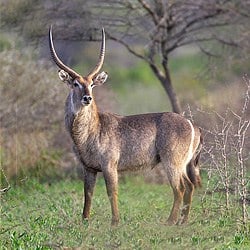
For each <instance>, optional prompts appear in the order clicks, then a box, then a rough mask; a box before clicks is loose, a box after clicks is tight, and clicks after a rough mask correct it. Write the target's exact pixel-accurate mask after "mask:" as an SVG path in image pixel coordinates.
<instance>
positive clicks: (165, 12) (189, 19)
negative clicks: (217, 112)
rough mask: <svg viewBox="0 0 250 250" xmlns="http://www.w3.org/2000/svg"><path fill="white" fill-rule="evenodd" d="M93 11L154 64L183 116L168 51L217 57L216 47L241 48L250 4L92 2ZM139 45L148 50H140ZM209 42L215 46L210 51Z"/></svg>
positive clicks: (178, 0)
mask: <svg viewBox="0 0 250 250" xmlns="http://www.w3.org/2000/svg"><path fill="white" fill-rule="evenodd" d="M91 8H92V10H91V13H92V15H95V16H97V15H98V17H95V18H93V20H98V21H99V20H100V22H101V23H102V25H103V26H105V27H107V30H108V32H109V37H110V38H111V39H113V40H115V41H118V42H119V43H121V44H123V45H124V46H125V47H126V48H127V49H128V50H129V52H131V53H132V54H134V55H135V56H137V57H139V58H141V59H142V60H144V61H145V62H146V63H147V64H148V65H149V66H150V68H151V69H152V71H153V73H154V74H155V76H156V77H157V78H158V80H159V81H160V82H161V84H162V86H163V87H164V89H165V91H166V92H167V94H168V96H169V99H170V102H171V104H172V109H173V111H174V112H176V113H180V112H181V106H180V102H179V100H178V98H177V95H176V93H175V90H174V88H173V84H172V81H171V77H170V71H169V65H168V61H169V55H170V53H171V52H173V51H174V50H176V49H177V48H179V47H182V46H184V45H188V44H196V45H197V46H198V47H199V48H200V50H201V51H202V52H204V53H205V54H207V55H209V56H219V55H220V53H221V51H220V50H219V47H218V45H222V46H226V47H228V46H229V47H237V46H241V45H242V44H243V41H246V40H245V38H246V37H244V36H242V35H240V36H238V34H239V33H241V34H243V30H245V31H246V30H247V29H246V27H247V26H246V24H247V23H248V22H249V14H248V13H250V1H249V0H246V1H234V0H231V1H230V0H229V1H225V0H221V1H218V0H205V1H204V0H198V1H197V0H188V1H184V0H176V1H168V0H137V1H119V0H107V1H102V2H101V3H100V2H98V3H97V2H95V1H94V2H93V1H92V5H91ZM230 30H231V31H230ZM232 31H233V33H232ZM232 34H233V35H232ZM248 36H249V33H248ZM138 42H139V43H141V44H143V45H144V47H143V48H142V47H138V46H137V45H138ZM208 43H209V44H210V45H213V47H212V49H211V50H209V48H208V47H207V46H206V45H207V44H208ZM214 45H216V46H217V48H216V47H214ZM245 45H246V44H245Z"/></svg>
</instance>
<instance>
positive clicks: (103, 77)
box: [92, 71, 108, 87]
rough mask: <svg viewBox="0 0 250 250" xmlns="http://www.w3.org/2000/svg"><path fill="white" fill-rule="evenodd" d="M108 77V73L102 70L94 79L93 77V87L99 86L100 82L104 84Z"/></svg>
mask: <svg viewBox="0 0 250 250" xmlns="http://www.w3.org/2000/svg"><path fill="white" fill-rule="evenodd" d="M107 78H108V74H107V73H106V72H104V71H103V72H102V73H100V74H98V75H97V76H96V77H95V78H94V79H93V85H92V86H93V87H95V86H100V85H102V84H104V83H105V82H106V80H107Z"/></svg>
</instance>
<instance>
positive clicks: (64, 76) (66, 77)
mask: <svg viewBox="0 0 250 250" xmlns="http://www.w3.org/2000/svg"><path fill="white" fill-rule="evenodd" d="M58 76H59V78H60V80H61V81H62V82H66V83H68V84H71V83H72V78H71V77H70V75H69V74H68V73H67V72H66V71H64V70H62V69H60V70H58Z"/></svg>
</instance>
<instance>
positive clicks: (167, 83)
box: [149, 61, 182, 114]
mask: <svg viewBox="0 0 250 250" xmlns="http://www.w3.org/2000/svg"><path fill="white" fill-rule="evenodd" d="M166 62H167V61H166ZM149 65H150V67H151V69H152V71H153V72H154V74H155V75H156V77H157V78H158V79H159V81H160V82H161V84H162V86H163V88H164V89H165V91H166V93H167V95H168V97H169V100H170V103H171V106H172V111H173V112H174V113H177V114H181V112H182V111H181V105H180V102H179V99H178V98H177V95H176V93H175V91H174V88H173V85H172V82H171V78H170V74H169V69H168V67H167V63H164V65H163V67H164V74H163V72H162V71H160V70H159V68H158V67H157V66H156V64H155V63H153V62H152V63H150V64H149Z"/></svg>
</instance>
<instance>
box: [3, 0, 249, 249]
mask: <svg viewBox="0 0 250 250" xmlns="http://www.w3.org/2000/svg"><path fill="white" fill-rule="evenodd" d="M24 2H25V1H24V0H20V1H9V2H8V1H6V3H7V6H9V7H8V8H9V9H8V11H9V12H8V11H7V10H6V8H3V7H6V5H3V6H1V8H0V9H1V10H4V11H5V15H4V16H3V17H4V18H5V19H4V20H3V21H4V22H3V24H4V25H3V26H1V27H2V28H3V29H2V30H1V31H0V35H1V38H0V75H1V79H0V100H1V102H0V142H1V147H0V164H1V166H0V177H1V186H0V190H1V193H0V195H1V197H0V198H1V226H0V227H1V228H0V249H77V248H78V249H116V248H117V249H249V248H250V223H249V213H250V193H249V190H250V178H249V176H250V160H249V152H250V140H249V127H250V119H249V117H250V107H249V101H250V79H249V75H247V74H249V68H250V64H249V60H246V58H245V57H241V56H239V55H240V54H238V55H237V52H236V51H234V53H233V54H232V55H227V56H228V57H223V58H221V59H220V58H212V59H211V57H207V56H206V55H204V53H202V52H201V51H200V50H197V48H195V47H194V46H187V47H183V48H181V49H180V50H177V51H176V52H175V53H172V54H170V55H168V56H169V58H168V59H169V62H168V69H169V71H170V72H171V80H172V82H173V83H174V88H175V91H176V93H178V98H179V101H180V105H181V107H182V109H183V111H184V115H185V116H186V117H188V118H189V119H191V120H192V121H194V123H196V124H198V125H199V126H200V127H201V128H202V129H203V135H204V149H203V153H202V159H201V173H202V179H203V187H202V188H200V189H198V190H196V191H195V194H194V201H193V205H192V209H191V216H190V221H189V223H188V224H187V225H185V226H171V227H168V226H167V225H166V224H165V222H166V219H167V215H168V214H169V210H170V209H171V204H172V199H173V197H172V196H173V195H172V191H171V189H170V187H168V185H167V180H166V176H165V174H164V171H162V169H161V166H159V168H157V169H154V170H152V171H148V172H144V173H133V174H128V175H126V176H121V178H120V185H119V207H120V213H121V223H120V225H119V226H118V227H117V228H111V227H110V217H111V214H110V205H109V201H108V198H107V195H106V190H105V184H104V181H103V179H102V178H101V177H100V178H99V179H98V183H97V187H96V190H95V194H94V198H93V207H92V210H91V220H90V221H89V222H88V223H87V222H82V221H81V212H82V189H83V183H82V181H81V180H80V179H81V176H82V169H81V167H80V166H79V165H78V162H77V160H76V159H75V157H74V155H73V152H72V146H71V141H70V139H69V136H68V135H67V133H66V131H65V129H64V121H63V118H64V101H65V98H66V95H67V87H66V86H64V85H63V84H61V83H60V81H59V79H58V77H57V69H56V68H55V67H54V66H52V64H51V63H50V58H49V55H48V53H47V52H46V53H42V52H41V51H40V53H39V52H38V51H39V50H37V48H41V47H43V49H44V50H45V51H46V50H47V49H46V48H47V47H46V46H47V44H46V43H45V42H43V40H42V39H41V40H39V41H38V40H36V43H35V44H34V43H32V42H33V41H34V40H33V39H34V37H35V36H36V35H37V36H38V37H42V35H43V33H46V32H47V30H48V29H47V28H48V27H43V26H38V27H39V29H38V30H36V32H35V31H34V25H35V22H34V23H33V26H32V25H27V20H28V19H29V18H28V16H29V15H28V13H30V12H29V11H30V9H29V8H31V7H32V6H33V7H34V6H35V5H33V4H32V5H31V2H32V1H27V3H29V4H28V5H27V6H26V5H23V3H24ZM35 2H36V3H41V2H40V1H34V3H35ZM48 2H49V1H48ZM62 2H64V1H58V4H59V3H62ZM73 2H74V1H73ZM245 3H247V1H246V2H245ZM20 6H23V8H21V7H20ZM39 6H41V5H37V9H39V11H40V12H39V13H43V12H42V10H43V9H42V8H41V9H40V7H39ZM49 6H50V5H46V8H50V7H49ZM53 6H54V5H53ZM53 6H52V7H53ZM60 6H61V7H63V6H64V5H63V4H61V5H60ZM246 6H248V5H246ZM16 7H18V9H19V11H18V12H17V14H18V15H14V14H13V13H15V12H13V11H14V10H15V8H16ZM38 7H39V8H38ZM68 7H69V6H68ZM71 7H72V8H73V7H74V5H72V6H71ZM2 8H3V9H2ZM53 8H54V7H53ZM53 8H52V9H51V11H52V10H53ZM67 10H68V11H69V13H70V8H67ZM33 11H35V9H33ZM60 11H61V9H60ZM79 11H80V10H79ZM25 13H26V15H27V18H26V19H23V17H24V16H23V14H25ZM47 14H50V12H47ZM80 14H81V13H80ZM80 14H79V15H80ZM40 17H41V15H40ZM90 17H91V16H88V18H90ZM6 18H9V19H6ZM13 18H14V19H13ZM56 18H58V17H56V16H55V19H56ZM68 18H69V19H70V15H67V20H68ZM15 20H16V21H15ZM42 20H43V19H42ZM53 20H54V19H53ZM74 21H76V20H72V22H74ZM6 23H7V24H11V25H10V26H8V25H7V26H6ZM20 23H23V24H25V25H23V26H21V27H22V30H21V31H20V30H19V29H17V28H15V29H13V30H12V32H9V31H6V27H14V26H15V25H16V24H20ZM41 24H43V22H41ZM60 25H61V24H60ZM60 25H59V26H60ZM16 27H17V26H16ZM32 27H33V29H32ZM60 27H62V26H60ZM19 28H20V25H19ZM45 28H46V31H44V29H45ZM16 32H19V33H16ZM238 32H239V34H240V30H237V34H238ZM38 33H39V34H38ZM17 34H18V35H17ZM34 35H35V36H34ZM64 35H65V34H64ZM246 35H247V34H246V33H244V36H246ZM242 36H243V35H242ZM69 43H70V42H69ZM81 43H84V42H81ZM55 44H56V45H57V41H55ZM207 45H209V44H207ZM59 46H61V48H62V51H63V48H64V46H65V45H63V44H61V45H60V44H59ZM76 46H77V49H78V51H77V54H75V56H74V54H73V53H74V52H75V51H74V49H72V48H70V49H71V50H72V56H70V58H69V62H73V63H72V64H73V67H74V68H75V69H76V70H77V71H79V72H81V73H84V72H86V71H87V70H86V69H87V68H91V67H92V66H93V62H95V60H96V57H97V51H98V50H97V47H98V45H97V44H95V43H84V46H81V45H79V44H76ZM208 47H209V46H208ZM34 48H36V50H34ZM70 49H69V50H70ZM244 51H247V46H246V47H244ZM228 54H229V53H228ZM79 55H82V56H79ZM83 56H84V57H83ZM245 56H246V57H247V53H246V54H245ZM74 58H75V59H74ZM225 58H227V59H225ZM74 60H75V61H74ZM225 60H226V61H225ZM104 70H105V71H107V72H108V74H109V79H108V83H107V84H106V85H105V86H103V87H101V88H99V89H98V88H96V89H95V90H94V91H95V96H96V99H97V102H98V105H99V107H100V109H102V110H108V111H111V112H117V113H120V114H136V113H143V112H159V111H170V110H171V102H169V101H168V99H167V98H166V93H165V92H164V88H163V86H162V85H161V83H160V82H159V81H158V80H157V77H156V76H155V75H154V74H153V73H152V71H151V70H150V67H149V65H147V64H146V63H145V62H143V60H142V61H140V60H137V59H135V58H134V57H133V55H132V54H128V53H127V51H126V50H124V49H123V47H122V46H120V45H118V44H116V43H114V42H111V41H110V40H109V41H107V54H106V60H105V65H104ZM79 177H80V178H79Z"/></svg>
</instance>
